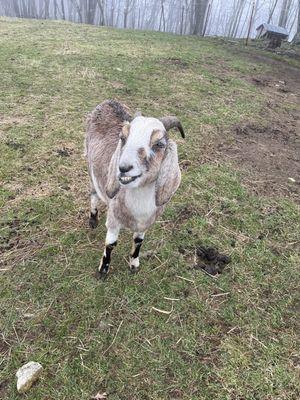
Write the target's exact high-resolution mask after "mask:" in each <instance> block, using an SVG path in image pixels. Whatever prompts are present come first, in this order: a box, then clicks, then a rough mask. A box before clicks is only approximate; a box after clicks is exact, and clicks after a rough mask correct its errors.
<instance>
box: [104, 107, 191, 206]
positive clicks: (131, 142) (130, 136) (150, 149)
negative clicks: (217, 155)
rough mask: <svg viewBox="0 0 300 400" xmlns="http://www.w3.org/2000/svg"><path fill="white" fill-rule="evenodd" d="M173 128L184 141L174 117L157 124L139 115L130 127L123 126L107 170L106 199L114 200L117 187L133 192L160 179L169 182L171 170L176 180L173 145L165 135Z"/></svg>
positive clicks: (155, 120) (156, 120) (175, 152)
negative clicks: (164, 178) (126, 188)
mask: <svg viewBox="0 0 300 400" xmlns="http://www.w3.org/2000/svg"><path fill="white" fill-rule="evenodd" d="M175 127H176V128H178V129H179V131H180V133H181V135H182V137H184V131H183V128H182V126H181V123H180V122H179V121H178V119H177V118H176V117H165V118H162V119H160V120H159V119H156V118H145V117H142V116H141V115H139V116H137V117H135V118H134V119H133V121H132V122H131V123H129V122H127V123H125V124H124V126H123V129H122V131H121V133H120V141H119V144H118V147H117V149H116V151H115V154H114V156H113V158H112V161H111V164H110V168H109V178H108V188H107V194H108V196H109V197H111V198H112V197H114V195H115V194H116V193H117V191H118V189H119V187H120V186H124V187H128V188H137V187H141V186H144V185H146V184H149V183H152V182H155V181H157V180H159V178H161V177H162V176H165V177H166V179H167V180H170V179H172V168H173V169H174V171H175V172H176V174H177V175H178V173H179V178H180V172H178V171H179V168H178V161H177V151H176V145H175V143H174V142H173V141H172V140H170V139H169V138H168V134H167V131H168V130H169V129H171V128H175ZM170 184H171V182H170ZM164 202H166V201H164ZM157 203H161V202H160V201H157ZM162 204H163V203H162Z"/></svg>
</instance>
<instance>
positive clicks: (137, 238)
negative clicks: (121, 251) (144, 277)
mask: <svg viewBox="0 0 300 400" xmlns="http://www.w3.org/2000/svg"><path fill="white" fill-rule="evenodd" d="M144 237H145V232H135V233H134V235H133V244H132V249H131V253H130V265H129V268H130V271H131V272H132V273H135V272H137V271H138V268H139V266H140V259H139V254H140V249H141V246H142V243H143V240H144Z"/></svg>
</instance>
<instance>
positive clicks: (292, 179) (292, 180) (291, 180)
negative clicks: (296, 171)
mask: <svg viewBox="0 0 300 400" xmlns="http://www.w3.org/2000/svg"><path fill="white" fill-rule="evenodd" d="M288 180H289V181H290V182H293V183H295V182H296V180H295V179H294V178H288Z"/></svg>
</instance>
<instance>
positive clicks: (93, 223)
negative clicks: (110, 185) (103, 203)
mask: <svg viewBox="0 0 300 400" xmlns="http://www.w3.org/2000/svg"><path fill="white" fill-rule="evenodd" d="M99 205H100V199H99V197H98V195H97V193H96V190H95V189H94V188H92V189H91V211H90V219H89V225H90V228H92V229H95V228H96V227H97V225H98V214H99Z"/></svg>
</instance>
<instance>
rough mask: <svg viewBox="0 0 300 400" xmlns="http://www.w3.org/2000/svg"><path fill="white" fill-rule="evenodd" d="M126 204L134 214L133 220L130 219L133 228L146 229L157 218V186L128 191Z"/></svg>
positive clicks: (131, 213)
mask: <svg viewBox="0 0 300 400" xmlns="http://www.w3.org/2000/svg"><path fill="white" fill-rule="evenodd" d="M125 205H126V207H127V209H128V211H129V213H130V215H131V216H132V220H131V221H129V222H130V225H131V229H133V230H135V231H140V232H143V231H145V230H146V229H148V228H149V226H150V225H152V224H153V223H154V222H155V219H156V214H157V207H156V204H155V187H150V188H141V189H136V190H134V191H133V190H132V191H128V192H127V193H126V197H125Z"/></svg>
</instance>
